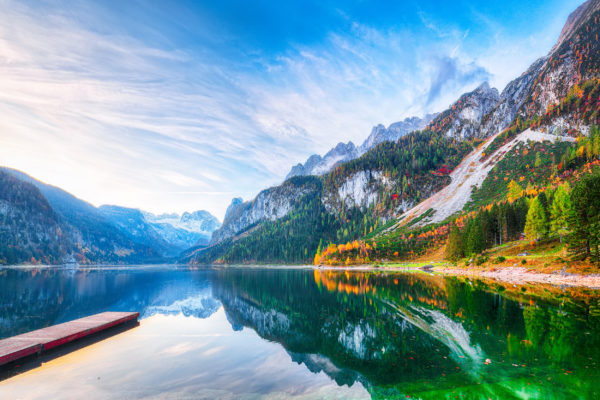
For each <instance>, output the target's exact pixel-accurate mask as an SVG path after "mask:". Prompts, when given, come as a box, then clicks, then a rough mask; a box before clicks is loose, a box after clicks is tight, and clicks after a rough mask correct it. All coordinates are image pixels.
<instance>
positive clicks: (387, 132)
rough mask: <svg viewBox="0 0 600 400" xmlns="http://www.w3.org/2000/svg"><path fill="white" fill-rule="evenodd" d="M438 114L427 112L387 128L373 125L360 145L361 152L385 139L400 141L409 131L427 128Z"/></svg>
mask: <svg viewBox="0 0 600 400" xmlns="http://www.w3.org/2000/svg"><path fill="white" fill-rule="evenodd" d="M436 115H437V114H427V115H425V116H424V117H423V118H419V117H410V118H405V119H404V121H400V122H394V123H393V124H391V125H390V126H388V127H387V129H386V128H385V126H383V125H381V124H379V125H377V126H375V127H373V129H372V130H371V134H370V135H369V136H368V137H367V138H366V139H365V141H364V142H363V144H362V145H361V146H360V148H359V154H360V155H362V154H364V153H366V152H367V151H369V150H371V149H372V148H373V147H375V146H376V145H378V144H379V143H382V142H385V141H389V142H396V141H398V139H400V138H401V137H402V136H404V135H406V134H407V133H410V132H414V131H419V130H421V129H423V128H425V126H427V124H429V122H431V120H432V119H433V118H435V117H436Z"/></svg>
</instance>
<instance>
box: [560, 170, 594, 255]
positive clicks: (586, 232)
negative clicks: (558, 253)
mask: <svg viewBox="0 0 600 400" xmlns="http://www.w3.org/2000/svg"><path fill="white" fill-rule="evenodd" d="M568 225H569V230H570V233H569V236H568V237H567V239H568V242H569V250H570V252H571V253H572V254H573V255H574V256H575V257H577V258H581V259H587V258H588V257H593V258H594V260H595V261H596V263H598V264H600V251H599V246H600V173H598V172H596V173H594V174H593V175H588V174H586V175H584V176H583V178H581V180H580V181H579V182H577V184H576V185H575V187H574V188H573V190H572V191H571V212H570V213H569V217H568Z"/></svg>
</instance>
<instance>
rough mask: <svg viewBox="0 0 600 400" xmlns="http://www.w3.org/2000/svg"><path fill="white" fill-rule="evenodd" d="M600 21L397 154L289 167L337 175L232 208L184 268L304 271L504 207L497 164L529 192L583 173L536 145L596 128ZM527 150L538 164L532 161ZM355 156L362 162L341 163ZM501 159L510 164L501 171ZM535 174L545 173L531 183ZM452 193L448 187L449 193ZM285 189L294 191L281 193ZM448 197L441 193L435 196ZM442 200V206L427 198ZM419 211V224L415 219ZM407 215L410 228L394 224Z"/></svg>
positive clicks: (387, 147) (579, 21)
mask: <svg viewBox="0 0 600 400" xmlns="http://www.w3.org/2000/svg"><path fill="white" fill-rule="evenodd" d="M599 18H600V0H590V1H588V2H586V3H584V4H583V5H582V6H580V7H579V8H578V9H577V10H576V11H575V12H574V13H573V14H572V15H571V16H570V17H569V19H568V21H567V23H566V24H565V28H564V29H563V31H562V33H561V35H560V38H559V41H558V42H557V44H556V46H554V48H553V49H552V50H551V51H550V53H549V54H548V55H546V56H544V57H541V58H540V59H538V60H536V61H535V62H534V63H533V64H532V65H531V66H530V67H529V68H528V69H527V71H525V72H524V73H523V74H522V75H521V76H519V77H517V78H516V79H514V80H513V81H511V82H510V83H509V84H508V85H507V86H506V87H505V88H504V90H502V92H498V90H497V89H495V88H491V87H490V86H489V85H488V84H487V83H485V82H484V83H482V84H481V85H480V86H479V87H477V88H475V89H474V90H473V91H471V92H469V93H465V94H463V95H462V96H460V98H459V99H458V100H457V101H456V102H454V103H453V104H451V105H450V107H449V108H448V109H447V110H445V111H443V112H441V113H439V114H437V115H435V116H433V118H432V120H431V121H429V122H426V123H425V124H424V125H426V126H425V127H424V128H423V129H422V130H419V131H413V132H411V133H409V134H405V133H403V132H402V131H401V130H399V131H398V132H400V133H401V134H402V135H403V136H401V137H400V138H399V139H398V140H397V141H396V142H390V141H383V142H381V143H379V144H376V145H375V146H374V147H371V148H370V149H369V150H366V151H365V152H364V153H362V154H361V151H362V150H361V148H358V149H357V148H356V147H355V146H354V145H353V144H352V143H349V144H347V145H343V144H342V145H341V146H340V145H338V146H337V147H336V149H338V151H334V150H336V149H333V150H332V151H331V152H329V153H328V154H332V156H331V157H327V154H326V156H325V157H322V158H321V157H319V156H313V157H311V159H312V161H310V162H307V164H308V165H307V164H305V165H300V166H296V167H295V172H296V173H300V172H302V173H309V172H310V173H312V171H314V170H315V168H317V170H318V171H322V170H324V169H326V168H323V169H318V168H320V167H322V166H325V167H333V166H335V169H333V170H331V171H330V172H328V173H325V174H323V175H319V176H315V177H313V178H312V179H306V180H303V181H295V182H292V179H294V178H298V177H294V178H292V179H290V180H288V181H286V182H284V183H283V184H282V185H280V186H279V187H274V188H270V189H267V190H266V191H263V192H261V194H259V197H260V201H257V200H258V197H257V199H255V200H253V201H248V202H245V203H242V202H239V201H238V202H237V203H236V204H232V206H231V207H230V212H228V215H227V216H226V218H225V221H224V223H223V226H222V227H221V228H220V230H218V231H216V232H215V234H214V235H213V238H212V239H211V245H210V246H209V247H208V248H207V249H205V250H197V251H192V252H189V253H187V254H185V257H184V261H191V262H215V261H217V262H225V263H231V262H308V261H309V260H310V259H311V257H312V255H314V254H315V252H317V250H318V249H322V247H321V245H322V246H325V245H326V244H327V243H341V244H343V243H346V245H345V246H348V244H347V243H349V242H351V241H353V240H355V239H359V238H364V237H371V236H369V233H370V232H371V231H374V232H379V231H381V232H383V233H385V232H392V231H395V230H396V229H397V228H398V227H400V226H406V228H402V229H404V230H403V231H402V232H407V231H406V229H410V226H411V224H414V227H415V228H416V227H423V229H425V227H426V226H427V224H428V223H429V222H428V221H439V222H440V223H441V222H442V219H445V218H447V217H448V216H449V215H450V214H451V213H455V212H462V210H463V209H465V208H466V207H469V199H471V200H473V201H478V202H479V204H484V205H485V204H486V203H485V202H486V201H487V202H490V201H492V199H493V198H494V197H493V196H496V197H495V198H498V196H504V194H503V193H504V191H505V190H506V185H507V183H508V182H505V181H507V180H508V179H509V176H510V175H505V176H504V179H503V180H499V179H498V176H497V174H498V172H497V171H498V168H500V167H497V166H498V165H500V164H501V163H502V165H503V166H502V168H508V169H510V168H512V171H513V173H519V174H520V175H521V177H519V176H516V177H515V179H521V180H522V179H525V178H526V177H529V178H528V179H530V182H529V185H530V186H531V185H536V184H538V185H539V184H545V182H548V179H550V174H551V172H552V171H554V170H556V167H557V161H556V160H560V159H561V158H562V159H563V160H564V162H565V163H569V165H579V164H578V163H579V162H580V161H577V160H574V158H573V157H578V155H577V154H582V152H578V153H576V151H575V150H576V149H574V147H573V146H574V145H573V144H572V141H571V139H569V138H568V137H567V138H561V137H559V139H560V140H559V141H558V142H555V143H552V142H550V143H551V145H548V144H536V143H538V142H541V141H545V142H543V143H547V139H549V138H552V137H551V136H547V135H546V134H545V133H544V132H551V133H553V134H561V133H565V132H568V133H569V134H570V135H576V134H577V132H581V133H583V134H586V133H587V132H589V129H590V128H589V127H590V125H592V124H600V119H599V115H600V113H599V108H600V102H599V101H598V95H599V94H600V80H599V78H600V76H599V72H598V71H600V51H599V50H600V49H599V43H600V42H599V41H598V33H600V32H599V31H600V24H598V19H599ZM410 121H411V120H410V119H409V121H408V122H409V123H410ZM404 122H407V121H406V120H405V121H404ZM413 123H416V124H418V123H419V121H413ZM406 125H408V124H405V126H406ZM391 128H392V126H390V128H388V129H387V130H385V132H390V131H392V129H391ZM528 128H529V129H530V130H529V131H527V130H528ZM385 132H384V129H383V127H376V128H374V130H373V132H372V134H371V136H370V137H369V139H367V141H366V143H367V145H366V146H365V147H369V145H370V144H369V143H370V142H369V140H370V139H371V138H372V139H373V140H372V143H375V142H377V141H378V140H376V138H390V137H393V135H390V136H387V135H385V134H384V133H385ZM382 140H387V139H382ZM552 141H554V139H552ZM588 147H589V148H590V149H589V151H588V150H586V149H584V150H585V151H584V152H583V153H585V154H591V152H592V150H591V149H593V148H594V147H593V145H591V144H590V146H588ZM528 148H531V149H536V151H537V152H540V153H539V154H537V155H536V158H534V159H531V157H532V156H530V155H527V154H528V153H527V151H526V150H527V149H528ZM548 148H550V149H551V150H552V154H548ZM524 149H525V150H524ZM520 152H523V153H520ZM357 153H358V158H354V159H352V160H350V161H341V160H343V159H345V158H352V157H354V156H355V155H356V154H357ZM534 154H535V153H534ZM333 156H335V157H333ZM505 157H508V158H509V159H510V160H511V161H510V164H506V163H505V162H504V161H503V160H504V158H505ZM311 159H309V160H311ZM538 159H539V160H538ZM468 160H470V162H469V163H468V165H467V164H465V163H466V162H467V161H468ZM461 162H462V164H461ZM534 164H538V165H539V166H542V165H544V166H545V168H543V169H542V170H541V172H537V173H533V172H532V171H533V169H532V168H531V165H534ZM561 165H564V164H563V163H561ZM307 166H308V168H306V167H307ZM457 167H458V168H457ZM538 171H540V170H539V169H538ZM491 174H496V176H495V177H491ZM492 178H494V179H492ZM451 183H452V184H453V186H448V185H449V184H451ZM285 188H287V189H285ZM290 188H294V189H293V190H291V191H290V192H289V193H288V190H289V189H290ZM309 188H310V189H309ZM444 188H447V189H445V192H443V193H442V192H440V190H442V189H444ZM438 192H440V193H442V194H440V195H438V196H437V197H436V196H434V195H436V194H437V193H438ZM485 193H487V194H485ZM475 195H477V196H476V198H473V199H472V197H473V196H475ZM485 196H488V197H485ZM436 202H441V203H440V204H438V203H436ZM420 203H421V204H420ZM261 204H270V207H268V208H265V207H262V206H261ZM279 205H281V207H279ZM417 205H419V207H418V212H416V213H415V212H413V211H412V210H413V208H414V207H415V206H417ZM440 207H441V208H440ZM409 210H411V212H410V213H409V214H407V215H410V219H407V220H406V221H405V222H404V223H399V222H398V221H399V220H400V221H401V219H402V218H403V214H404V213H405V212H407V211H409ZM436 210H437V211H436ZM436 212H438V213H439V214H437V215H435V214H436ZM510 212H515V213H517V214H518V213H520V212H522V210H521V209H519V210H516V211H515V210H513V211H510ZM432 214H433V215H434V218H431V216H432ZM515 215H516V214H515ZM409 220H410V222H409ZM382 225H385V229H383V230H381V229H382ZM513 228H514V227H513ZM419 229H421V228H419ZM511 229H512V228H511ZM511 232H512V231H511ZM417 233H418V232H417ZM438 233H439V231H438ZM438 233H436V234H438ZM373 234H374V235H375V233H373ZM403 234H404V233H400V234H399V235H400V236H399V237H402V235H403ZM419 234H420V233H419ZM423 234H425V233H423ZM409 235H410V233H406V236H407V237H408V236H409ZM410 236H411V238H412V236H413V235H410ZM415 236H416V235H415ZM386 240H387V239H386ZM389 240H390V242H389V243H392V242H391V241H392V240H395V241H398V240H399V239H398V238H394V239H392V238H390V239H389ZM402 240H404V239H402ZM415 240H416V239H415ZM289 243H294V246H295V247H292V246H289V245H288V244H289ZM409 247H410V246H408V247H407V248H409ZM403 251H404V250H403ZM392 253H393V252H392ZM303 254H304V256H303ZM387 256H388V257H389V254H388V255H387ZM357 257H358V256H357ZM338 261H343V260H338ZM346 262H352V260H349V259H346Z"/></svg>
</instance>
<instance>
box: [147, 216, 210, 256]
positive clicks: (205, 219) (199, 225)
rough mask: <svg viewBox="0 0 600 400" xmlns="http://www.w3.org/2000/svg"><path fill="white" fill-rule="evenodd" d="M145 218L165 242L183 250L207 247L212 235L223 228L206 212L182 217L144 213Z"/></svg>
mask: <svg viewBox="0 0 600 400" xmlns="http://www.w3.org/2000/svg"><path fill="white" fill-rule="evenodd" d="M144 217H145V218H146V220H147V221H148V222H149V223H151V224H152V225H153V226H154V229H156V230H157V231H158V232H159V233H160V235H161V236H162V237H163V238H164V239H165V240H167V241H168V242H170V243H173V244H175V245H177V246H178V247H180V248H182V249H186V248H189V247H192V246H202V245H207V244H208V242H209V241H210V237H211V236H212V233H213V232H214V231H215V230H217V229H218V228H219V227H220V226H221V223H220V222H219V220H218V219H217V218H216V217H215V216H213V215H212V214H211V213H209V212H208V211H204V210H199V211H194V212H191V213H189V212H184V213H183V214H182V215H181V216H180V215H178V214H174V213H173V214H160V215H154V214H152V213H149V212H144Z"/></svg>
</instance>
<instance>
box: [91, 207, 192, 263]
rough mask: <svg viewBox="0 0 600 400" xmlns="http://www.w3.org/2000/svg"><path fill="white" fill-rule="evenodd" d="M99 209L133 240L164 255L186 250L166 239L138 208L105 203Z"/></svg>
mask: <svg viewBox="0 0 600 400" xmlns="http://www.w3.org/2000/svg"><path fill="white" fill-rule="evenodd" d="M98 210H99V211H100V213H101V214H102V215H103V216H104V217H105V218H106V219H107V220H108V221H110V222H111V223H112V224H113V225H114V226H116V227H117V228H119V230H121V232H123V233H124V234H125V235H127V236H128V237H129V238H130V239H131V240H133V241H135V242H136V243H141V244H144V245H146V246H148V247H150V248H152V249H155V250H156V251H157V252H158V253H159V254H161V255H162V256H167V257H168V256H174V255H177V254H178V253H180V252H181V251H182V250H184V249H183V248H179V247H177V246H173V245H172V244H171V243H169V242H168V241H167V240H165V239H164V238H163V237H162V235H161V234H160V233H159V232H157V230H156V229H155V228H154V226H153V225H152V224H150V223H148V222H147V221H146V218H145V216H144V214H143V213H142V212H141V211H140V210H138V209H135V208H126V207H119V206H112V205H103V206H100V207H99V208H98Z"/></svg>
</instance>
